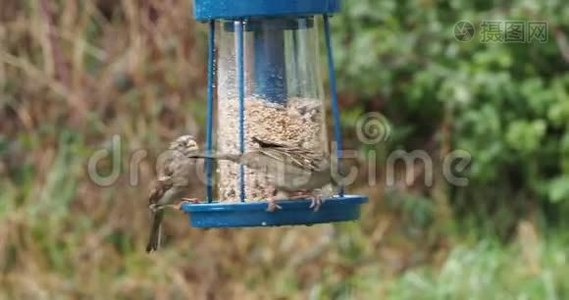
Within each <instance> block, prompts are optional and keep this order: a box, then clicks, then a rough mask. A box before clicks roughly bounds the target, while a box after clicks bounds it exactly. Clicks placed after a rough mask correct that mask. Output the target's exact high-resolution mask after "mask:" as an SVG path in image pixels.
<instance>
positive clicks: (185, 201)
mask: <svg viewBox="0 0 569 300" xmlns="http://www.w3.org/2000/svg"><path fill="white" fill-rule="evenodd" d="M199 203H200V200H199V199H198V198H182V201H180V202H179V203H178V204H177V205H176V209H178V210H182V206H184V204H199Z"/></svg>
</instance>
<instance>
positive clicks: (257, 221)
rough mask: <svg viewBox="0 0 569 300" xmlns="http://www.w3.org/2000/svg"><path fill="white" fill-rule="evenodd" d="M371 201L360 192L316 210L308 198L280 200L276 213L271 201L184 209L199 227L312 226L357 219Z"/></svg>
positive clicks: (215, 204)
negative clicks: (269, 210)
mask: <svg viewBox="0 0 569 300" xmlns="http://www.w3.org/2000/svg"><path fill="white" fill-rule="evenodd" d="M367 201H368V199H367V197H366V196H360V195H344V196H343V197H333V198H330V199H326V201H324V203H323V204H322V206H320V209H319V210H318V211H316V212H315V211H313V210H312V209H311V208H309V206H310V202H311V201H310V200H307V199H302V200H282V201H277V203H278V204H279V206H281V207H282V209H280V210H276V211H274V212H268V211H266V209H267V205H268V204H267V202H236V203H219V202H216V203H200V204H184V205H183V206H182V210H183V211H184V212H185V213H187V214H188V215H190V217H189V219H190V223H191V224H192V226H193V227H197V228H221V227H266V226H284V225H312V224H319V223H330V222H342V221H353V220H357V219H358V218H359V216H360V205H362V204H363V203H365V202H367Z"/></svg>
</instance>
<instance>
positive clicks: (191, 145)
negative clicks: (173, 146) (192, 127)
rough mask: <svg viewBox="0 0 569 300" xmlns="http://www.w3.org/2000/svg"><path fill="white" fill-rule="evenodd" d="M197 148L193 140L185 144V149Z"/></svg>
mask: <svg viewBox="0 0 569 300" xmlns="http://www.w3.org/2000/svg"><path fill="white" fill-rule="evenodd" d="M197 146H198V144H197V143H196V141H194V140H189V141H188V142H187V143H186V147H188V148H196V147H197Z"/></svg>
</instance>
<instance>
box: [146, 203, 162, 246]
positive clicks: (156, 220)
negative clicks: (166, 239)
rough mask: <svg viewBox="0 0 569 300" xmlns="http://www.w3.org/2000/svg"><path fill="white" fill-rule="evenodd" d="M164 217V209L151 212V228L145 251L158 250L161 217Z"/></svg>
mask: <svg viewBox="0 0 569 300" xmlns="http://www.w3.org/2000/svg"><path fill="white" fill-rule="evenodd" d="M163 218H164V211H162V210H158V211H156V212H153V213H152V228H151V229H150V237H149V238H148V245H146V252H149V253H150V252H152V251H156V250H158V248H159V247H160V237H161V227H162V219H163Z"/></svg>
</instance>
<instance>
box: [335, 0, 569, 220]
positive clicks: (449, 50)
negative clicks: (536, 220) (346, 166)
mask: <svg viewBox="0 0 569 300" xmlns="http://www.w3.org/2000/svg"><path fill="white" fill-rule="evenodd" d="M563 3H564V2H563V1H560V0H556V1H547V2H546V3H539V4H537V3H533V2H530V1H512V2H507V3H505V2H502V1H498V2H495V1H494V2H493V1H484V2H480V1H477V2H469V1H442V2H441V1H346V2H345V7H344V8H345V10H344V12H343V13H342V14H340V15H339V16H338V17H336V18H335V19H334V29H335V33H336V35H335V43H336V45H335V46H336V47H335V50H336V54H337V62H338V63H337V65H338V68H339V70H338V76H339V82H340V83H342V85H341V89H342V90H343V91H344V92H357V93H358V95H359V97H360V98H361V99H364V100H367V103H366V104H365V105H366V106H373V105H374V102H376V101H382V102H384V104H382V105H383V107H384V111H383V113H384V114H385V115H386V116H387V117H389V118H390V119H391V120H392V122H393V123H394V125H393V129H394V131H395V132H394V134H393V136H400V135H401V133H404V136H403V138H400V139H396V140H395V139H392V140H391V141H390V144H391V146H392V148H398V147H405V148H417V147H419V148H422V147H425V141H428V140H429V139H431V138H432V137H439V135H440V132H441V128H442V127H444V126H446V125H448V124H450V126H451V128H452V133H451V134H452V145H453V148H455V149H463V150H466V151H468V152H469V153H471V154H472V156H473V162H472V165H471V166H470V169H469V171H468V177H469V179H470V185H469V187H467V188H461V189H462V190H465V191H466V192H455V193H454V197H453V201H454V202H455V203H460V204H461V205H465V207H460V208H459V210H462V211H469V210H470V209H471V208H472V204H468V203H473V202H474V201H477V202H480V201H482V202H486V203H488V206H493V203H495V202H499V203H501V204H500V205H505V206H506V207H507V206H511V207H516V206H517V204H516V203H518V202H520V201H521V200H522V199H528V198H531V199H535V200H539V201H541V203H545V202H549V201H550V202H554V203H556V205H560V206H564V207H569V188H567V186H568V184H567V183H568V182H567V174H568V171H569V168H568V165H569V163H568V160H569V150H568V149H569V146H568V145H569V137H568V136H569V75H568V72H567V71H569V62H568V61H565V60H564V59H563V54H562V52H561V51H562V50H561V49H562V48H563V46H562V45H561V44H560V43H563V41H562V40H563V37H561V35H565V36H567V35H569V7H568V6H567V5H564V4H563ZM460 20H467V21H469V22H471V23H472V24H473V25H474V27H475V29H476V32H477V34H476V35H475V36H474V38H473V39H472V40H471V41H468V42H460V41H458V40H456V39H455V38H454V37H453V29H454V25H455V24H456V22H458V21H460ZM485 20H491V21H504V20H523V21H547V22H548V30H549V31H548V32H549V35H548V41H547V42H546V43H539V42H537V41H533V42H528V43H482V42H481V41H482V32H481V30H482V28H481V24H482V22H483V21H485ZM565 51H567V50H565ZM565 55H567V53H565ZM378 99H380V100H378ZM445 122H447V123H445ZM417 141H423V142H417ZM454 190H455V191H456V190H457V189H454ZM481 190H483V191H485V195H486V196H485V198H486V199H477V198H476V196H473V195H480V194H478V192H479V191H481ZM505 194H508V195H511V198H510V199H507V201H502V200H500V199H497V198H500V197H503V196H504V195H505ZM461 198H463V199H461ZM489 209H490V208H489ZM519 212H520V211H517V210H516V211H515V212H513V213H514V214H516V213H519ZM483 216H486V214H484V215H483Z"/></svg>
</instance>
